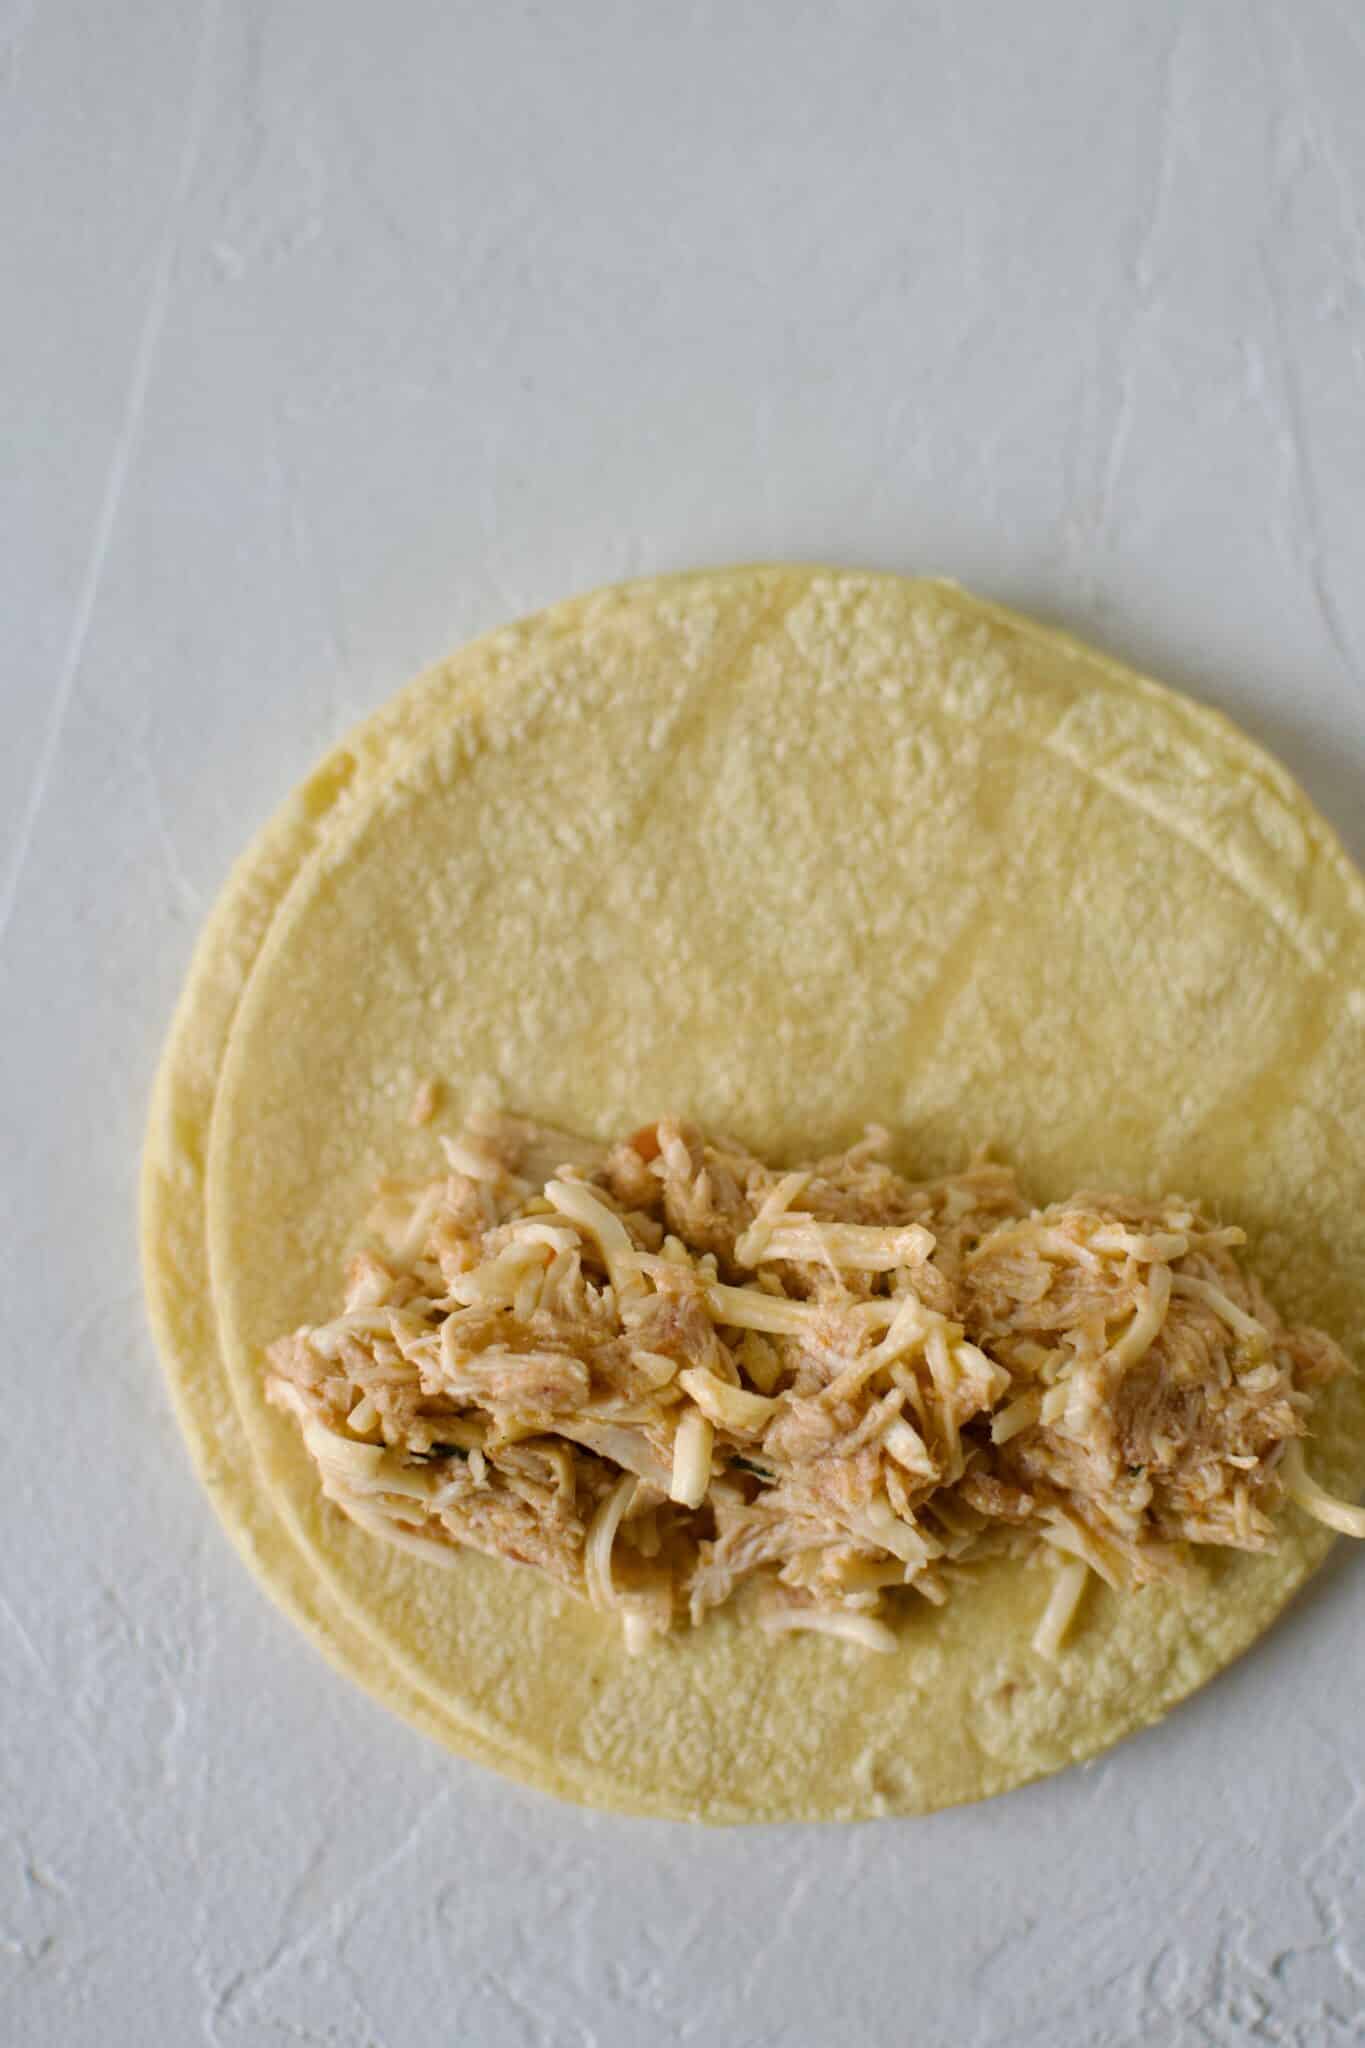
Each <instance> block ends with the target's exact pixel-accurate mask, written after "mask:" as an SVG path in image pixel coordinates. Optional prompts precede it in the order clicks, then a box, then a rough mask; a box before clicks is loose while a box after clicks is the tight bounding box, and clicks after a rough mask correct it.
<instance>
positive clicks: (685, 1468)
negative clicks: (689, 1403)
mask: <svg viewBox="0 0 1365 2048" xmlns="http://www.w3.org/2000/svg"><path fill="white" fill-rule="evenodd" d="M714 1440H715V1430H714V1427H713V1426H712V1424H711V1423H710V1422H709V1421H708V1420H707V1418H706V1417H705V1416H704V1415H703V1414H702V1413H701V1411H700V1409H697V1408H689V1409H687V1410H686V1412H685V1413H684V1415H683V1417H682V1419H681V1421H680V1422H679V1424H678V1433H677V1435H676V1436H675V1438H674V1439H673V1470H672V1473H671V1475H670V1477H669V1482H668V1492H669V1498H670V1499H671V1500H676V1501H679V1502H680V1503H681V1504H682V1506H683V1507H685V1508H697V1507H700V1506H701V1504H702V1502H703V1501H704V1500H705V1498H706V1489H707V1487H708V1486H709V1485H710V1483H711V1446H712V1443H713V1442H714Z"/></svg>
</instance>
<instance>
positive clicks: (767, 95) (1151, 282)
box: [0, 0, 1365, 2048]
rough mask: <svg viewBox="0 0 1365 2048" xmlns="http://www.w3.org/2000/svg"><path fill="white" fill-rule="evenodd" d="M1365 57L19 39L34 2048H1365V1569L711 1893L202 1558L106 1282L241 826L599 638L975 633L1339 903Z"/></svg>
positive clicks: (5, 1756)
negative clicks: (515, 632)
mask: <svg viewBox="0 0 1365 2048" xmlns="http://www.w3.org/2000/svg"><path fill="white" fill-rule="evenodd" d="M1363 108H1365V13H1363V12H1362V9H1361V8H1360V6H1359V5H1358V4H1355V0H1300V4H1298V5H1296V6H1293V7H1290V6H1287V5H1285V6H1276V5H1271V4H1257V0H1246V4H1235V0H1207V4H1206V0H1190V4H1186V5H1183V6H1182V5H1180V4H1178V0H1133V4H1126V5H1114V4H1108V0H1036V4H1034V5H1032V6H1029V7H1023V6H1011V5H1007V4H1003V0H1002V4H997V5H988V4H972V0H966V4H961V5H952V4H949V0H943V4H939V5H922V4H918V0H905V4H898V5H873V4H867V0H847V4H845V5H843V6H841V7H839V8H835V7H833V6H816V5H810V4H796V0H786V4H783V0H758V4H745V0H729V4H708V0H696V4H688V0H679V4H675V5H669V6H662V5H648V4H644V5H636V6H628V5H616V6H613V5H607V4H591V0H561V4H559V5H557V6H556V5H550V4H543V5H539V4H529V0H504V4H500V5H499V4H492V0H490V4H487V5H482V6H478V7H474V6H469V5H464V4H461V0H449V4H444V5H442V4H438V0H388V4H386V5H377V4H368V5H367V4H364V0H274V4H262V0H247V4H233V0H206V4H203V5H186V4H179V0H139V4H138V5H136V6H127V7H114V6H108V5H102V4H96V0H0V231H2V232H0V247H3V249H4V252H5V255H4V265H3V275H4V280H5V289H4V298H3V305H4V310H3V318H0V414H2V416H3V432H4V445H5V450H6V458H5V461H4V465H3V494H4V512H5V522H4V532H5V540H4V546H3V550H2V551H0V578H3V592H4V601H3V603H2V604H0V709H2V710H3V718H2V719H0V1048H3V1052H2V1054H0V1310H2V1314H0V1367H2V1368H3V1373H4V1387H5V1397H4V1424H3V1430H2V1431H0V1438H2V1439H3V1445H4V1459H3V1471H4V1481H3V1486H0V1560H3V1563H2V1565H0V1574H2V1582H3V1605H0V1712H2V1713H3V1731H2V1734H3V1739H2V1741H0V1817H2V1820H3V1845H2V1846H0V2038H3V2039H4V2040H5V2041H6V2042H9V2041H13V2042H16V2043H25V2044H27V2043H40V2044H44V2048H45V2044H49V2043H51V2044H57V2048H68V2044H70V2048H84V2044H87V2043H89V2044H99V2048H119V2044H124V2043H127V2044H138V2048H141V2044H144V2043H149V2042H167V2043H171V2044H180V2043H200V2042H203V2043H208V2044H211V2048H267V2044H271V2048H273V2044H281V2048H283V2044H293V2043H317V2044H328V2048H427V2044H435V2043H446V2042H460V2043H469V2044H475V2048H559V2044H565V2048H638V2044H649V2043H655V2042H658V2043H664V2044H669V2043H678V2044H682V2043H687V2042H697V2043H701V2044H706V2048H714V2044H727V2048H728V2044H731V2043H737V2044H738V2043H743V2044H752V2048H770V2044H771V2048H776V2044H778V2043H782V2044H793V2048H824V2044H827V2043H836V2042H837V2043H839V2044H846V2048H863V2044H877V2048H881V2044H884V2043H885V2044H899V2043H901V2042H907V2043H908V2042H912V2041H913V2042H914V2043H915V2044H917V2048H925V2044H937V2043H945V2044H952V2048H988V2044H989V2048H995V2044H1011V2048H1014V2044H1017V2048H1071V2044H1083V2043H1087V2044H1088V2043H1113V2044H1124V2048H1127V2044H1130V2043H1137V2042H1139V2041H1145V2042H1157V2043H1164V2042H1180V2043H1184V2042H1194V2043H1213V2044H1219V2048H1224V2044H1233V2043H1240V2042H1244V2041H1246V2042H1264V2043H1271V2044H1291V2043H1292V2044H1297V2048H1317V2044H1325V2048H1338V2044H1345V2043H1347V2042H1358V2041H1365V1882H1363V1878H1365V1727H1363V1726H1362V1715H1361V1700H1362V1697H1365V1632H1363V1631H1362V1622H1363V1621H1365V1568H1362V1566H1361V1565H1360V1564H1359V1563H1356V1564H1355V1565H1354V1568H1352V1566H1351V1563H1350V1561H1348V1560H1345V1559H1343V1558H1341V1557H1338V1558H1337V1559H1336V1560H1335V1561H1334V1563H1333V1564H1332V1565H1331V1566H1329V1568H1328V1570H1327V1571H1326V1572H1325V1573H1324V1575H1323V1577H1322V1579H1321V1580H1320V1581H1319V1582H1318V1584H1317V1585H1316V1586H1315V1588H1314V1589H1313V1591H1312V1593H1311V1594H1310V1596H1309V1597H1308V1598H1307V1599H1306V1600H1304V1601H1303V1602H1302V1603H1301V1604H1300V1605H1299V1607H1298V1608H1297V1609H1296V1610H1295V1611H1294V1613H1293V1614H1292V1615H1291V1617H1290V1618H1289V1619H1288V1620H1287V1621H1286V1622H1285V1624H1284V1625H1283V1626H1281V1627H1280V1628H1279V1629H1277V1630H1276V1631H1275V1632H1274V1634H1273V1636H1272V1637H1271V1639H1270V1640H1269V1641H1268V1642H1266V1643H1265V1644H1264V1645H1263V1646H1262V1647H1261V1648H1260V1649H1259V1650H1258V1651H1257V1652H1256V1653H1255V1654H1254V1655H1252V1656H1251V1657H1250V1658H1249V1659H1248V1660H1247V1661H1246V1662H1245V1663H1244V1664H1243V1665H1242V1666H1240V1667H1239V1668H1237V1669H1236V1670H1234V1671H1233V1672H1232V1673H1231V1674H1229V1675H1228V1676H1226V1677H1225V1678H1224V1679H1223V1680H1221V1681H1219V1682H1218V1683H1216V1684H1214V1685H1213V1686H1211V1687H1210V1688H1209V1689H1208V1690H1207V1692H1206V1693H1205V1694H1204V1695H1203V1696H1201V1697H1200V1698H1199V1699H1198V1700H1196V1701H1195V1702H1194V1703H1193V1704H1191V1705H1190V1706H1189V1707H1187V1708H1185V1709H1184V1710H1182V1711H1181V1712H1179V1713H1178V1714H1177V1715H1176V1716H1175V1717H1174V1718H1173V1719H1172V1720H1171V1721H1170V1722H1169V1723H1168V1724H1167V1725H1166V1726H1165V1727H1163V1728H1162V1729H1160V1730H1157V1731H1155V1732H1153V1733H1151V1734H1149V1735H1148V1736H1146V1737H1144V1738H1142V1739H1139V1740H1137V1741H1135V1742H1132V1743H1130V1744H1129V1745H1128V1746H1127V1747H1125V1748H1124V1749H1122V1750H1121V1751H1120V1752H1118V1753H1117V1754H1115V1755H1113V1756H1112V1757H1110V1758H1107V1759H1106V1760H1104V1761H1103V1762H1101V1763H1099V1764H1098V1765H1096V1766H1094V1767H1092V1768H1091V1769H1089V1770H1087V1771H1084V1772H1073V1773H1072V1774H1070V1775H1069V1776H1067V1777H1065V1778H1063V1779H1061V1780H1059V1781H1056V1782H1053V1783H1051V1784H1047V1785H1044V1786H1041V1787H1037V1788H1034V1789H1031V1790H1029V1791H1026V1792H1023V1793H1020V1794H1017V1795H1015V1796H1013V1797H1011V1798H1009V1799H1006V1800H1004V1801H1001V1802H998V1803H996V1804H994V1805H992V1806H988V1807H986V1808H984V1809H979V1810H974V1811H965V1812H962V1813H957V1814H948V1815H944V1816H941V1817H939V1818H937V1819H935V1820H932V1821H929V1822H926V1823H918V1824H882V1825H876V1826H870V1827H864V1828H859V1829H854V1830H838V1831H827V1832H822V1831H819V1830H811V1829H792V1830H765V1831H761V1832H757V1833H747V1834H745V1833H732V1834H706V1833H700V1832H692V1831H687V1830H682V1829H676V1828H672V1827H667V1826H662V1825H648V1824H641V1823H621V1822H613V1821H611V1820H607V1819H604V1818H602V1817H600V1816H591V1815H585V1814H581V1813H578V1812H575V1811H572V1810H570V1809H567V1808H561V1807H557V1806H554V1805H552V1804H549V1803H547V1802H545V1801H543V1800H541V1799H540V1798H538V1797H534V1796H531V1795H528V1794H525V1793H522V1792H520V1791H518V1790H516V1789H514V1788H512V1787H510V1786H508V1785H506V1784H504V1783H502V1782H501V1781H499V1780H498V1779H496V1778H493V1777H490V1776H487V1775H485V1774H483V1773H482V1772H480V1771H478V1770H475V1769H473V1768H470V1767H468V1766H465V1765H463V1764H460V1763H457V1762H454V1761H452V1760H451V1759H449V1758H447V1757H446V1756H444V1755H443V1754H441V1753H439V1752H438V1751H437V1750H435V1749H434V1748H431V1747H429V1746H427V1745H426V1744H425V1743H424V1742H423V1741H422V1740H420V1739H419V1738H418V1737H417V1736H415V1735H413V1734H411V1733H410V1732H409V1731H408V1730H407V1729H405V1728H404V1727H402V1726H401V1725H399V1724H398V1723H397V1722H396V1721H393V1720H390V1719H388V1718H386V1717H385V1715H383V1714H382V1713H381V1712H380V1711H379V1710H378V1709H377V1708H375V1707H374V1706H372V1705H371V1704H370V1703H369V1702H368V1701H367V1700H366V1699H365V1698H363V1697H362V1696H361V1695H360V1694H359V1693H357V1692H355V1691H353V1690H350V1689H348V1688H347V1686H346V1685H344V1684H343V1683H342V1682H341V1681H340V1680H338V1679H337V1678H336V1677H335V1676H334V1675H333V1674H332V1673H331V1672H330V1671H329V1670H328V1669H327V1668H326V1667H325V1666H324V1665H323V1663H322V1662H321V1661H320V1660H319V1659H318V1658H317V1657H316V1656H315V1654H314V1653H313V1652H312V1651H311V1650H310V1649H309V1648H308V1647H307V1645H306V1644H305V1643H304V1642H303V1641H302V1640H301V1639H299V1638H298V1637H297V1636H296V1635H295V1634H294V1633H293V1632H292V1631H291V1629H290V1628H289V1627H288V1626H287V1624H286V1623H285V1622H284V1621H283V1620H282V1619H281V1618H280V1617H279V1616H277V1615H276V1614H275V1612H274V1611H273V1610H272V1609H271V1607H270V1606H269V1605H268V1604H267V1602H266V1600H265V1599H264V1598H263V1596H262V1595H261V1594H260V1593H259V1592H258V1591H257V1590H256V1588H255V1586H254V1585H253V1584H252V1583H251V1582H250V1580H249V1579H248V1577H247V1576H246V1574H245V1572H244V1571H243V1570H242V1568H241V1567H240V1565H239V1564H238V1563H237V1562H236V1560H235V1558H234V1557H233V1555H232V1554H231V1552H230V1550H229V1548H228V1546H227V1544H226V1543H225V1541H224V1540H223V1538H222V1536H221V1535H220V1533H219V1531H218V1528H217V1526H216V1525H215V1523H214V1521H213V1519H212V1516H211V1513H210V1510H209V1508H208V1505H207V1502H206V1500H205V1499H204V1498H203V1497H201V1495H200V1493H199V1491H198V1489H197V1487H196V1485H195V1483H194V1481H193V1479H192V1477H191V1474H190V1471H189V1468H188V1464H187V1461H186V1459H185V1457H184V1455H183V1454H182V1451H181V1448H180V1444H179V1442H178V1439H177V1435H176V1430H175V1426H174V1423H173V1421H172V1417H171V1413H170V1410H169V1407H168V1404H167V1401H166V1399H165V1397H164V1395H163V1391H162V1386H161V1382H160V1378H159V1375H158V1371H157V1368H156V1364H155V1361H154V1358H153V1355H152V1351H151V1346H150V1342H149V1339H148V1337H147V1335H146V1333H145V1329H144V1325H143V1320H142V1311H141V1305H140V1300H139V1293H138V1280H137V1270H136V1263H135V1253H134V1185H135V1169H136V1156H137V1151H138V1146H139V1140H140V1131H141V1123H142V1117H143V1111H144V1102H145V1097H146V1092H147V1088H148V1085H149V1082H150V1078H151V1073H152V1068H153V1064H154V1059H155V1055H156V1051H157V1047H158V1042H159V1039H160V1036H161V1033H162V1030H163V1027H164V1025H165V1022H166V1019H167V1017H168V1014H169V1010H170V1006H171V1003H172V1000H173V997H174V995H175V992H176V989H177V986H178V984H179V981H180V979H181V976H182V974H183V972H184V969H185V966H186V963H187V960H188V957H189V951H190V946H191V943H192V939H193V936H194V932H195V929H196V927H197V925H198V923H199V921H200V919H201V917H202V916H203V914H204V912H205V910H206V908H207V906H208V904H209V903H210V901H211V899H212V897H213V895H214V892H215V891H216V890H217V888H218V886H219V884H220V882H221V881H222V879H223V876H224V873H225V871H226V868H227V865H228V863H229V861H230V859H231V857H232V856H233V855H234V853H235V852H236V851H237V849H238V848H239V846H240V845H241V844H242V843H243V841H244V840H245V838H246V837H247V835H248V833H249V832H250V831H251V830H252V829H253V828H254V827H255V825H256V824H257V823H258V821H260V820H261V819H263V818H264V816H265V815H266V814H267V812H268V811H269V810H270V809H271V808H272V806H273V805H274V803H275V802H276V800H277V799H278V798H279V797H280V796H281V795H282V794H283V793H284V792H285V791H286V789H287V788H288V787H289V786H290V785H291V784H292V783H293V782H294V781H295V780H296V779H297V778H298V777H299V776H300V775H301V773H302V772H303V771H304V770H305V769H306V768H307V767H308V766H309V765H310V764H311V762H312V761H313V759H314V757H315V756H316V755H317V754H318V753H319V752H320V751H321V750H322V749H323V748H324V747H325V746H326V745H327V744H328V743H329V742H330V741H331V740H332V739H333V738H335V737H336V736H337V735H338V734H339V733H340V732H341V731H342V730H343V729H344V728H345V727H346V726H347V725H348V724H349V723H350V722H351V721H353V720H354V719H356V718H357V717H359V716H361V715H362V714H363V713H364V712H366V711H367V710H369V709H370V708H371V707H372V706H374V705H375V704H377V703H379V702H380V701H381V700H382V699H383V698H384V697H385V696H387V695H388V694H389V693H390V692H391V691H392V690H393V689H394V688H395V687H396V686H397V685H398V684H399V683H400V682H402V681H403V680H404V679H405V678H406V677H407V676H408V674H409V673H410V672H411V671H412V670H414V669H415V668H416V667H417V666H418V665H420V664H421V663H423V662H426V661H427V660H429V659H432V658H433V657H435V656H437V655H439V654H440V653H442V652H443V651H445V650H446V649H447V648H448V647H450V646H451V645H453V644H455V643H457V642H458V641H460V640H462V639H463V638H465V637H466V636H468V635H469V634H471V633H473V632H475V631H476V630H478V629H481V628H483V627H485V626H488V625H491V624H493V623H495V622H497V621H498V620H500V619H503V618H505V617H509V616H512V615H515V614H517V613H520V612H522V611H525V610H527V609H529V608H531V607H533V606H535V605H538V604H540V603H541V602H543V601H546V600H549V599H552V598H555V597H558V596H561V595H564V594H566V593H568V592H570V591H572V590H574V589H576V588H579V587H582V586H586V585H591V584H594V583H598V582H601V581H604V580H607V579H611V578H615V577H621V576H627V575H632V574H636V573H639V572H643V571H649V570H653V569H658V568H673V567H680V566H688V565H694V564H698V563H705V562H712V561H723V560H729V559H734V558H753V557H773V556H787V555H790V556H805V557H821V558H831V559H836V560H840V561H847V562H852V563H856V564H866V565H872V566H887V567H897V568H900V567H905V568H924V569H933V570H939V571H944V572H947V573H950V574H953V575H956V576H958V577H960V578H961V579H963V580H964V581H966V582H968V583H969V584H974V585H976V586H978V587H980V588H981V589H982V590H984V591H985V592H987V593H988V594H991V595H995V596H998V597H1001V598H1004V599H1006V600H1009V601H1012V602H1015V603H1017V604H1020V605H1023V606H1026V607H1028V608H1031V609H1033V610H1035V611H1037V612H1039V613H1041V614H1042V615H1043V616H1045V617H1048V618H1051V619H1055V620H1059V621H1064V622H1066V623H1067V624H1069V625H1071V626H1073V627H1076V628H1078V629H1080V630H1081V631H1083V632H1086V633H1088V634H1090V635H1091V636H1092V637H1094V638H1095V639H1097V640H1099V641H1101V642H1103V643H1105V644H1107V645H1108V646H1110V647H1112V648H1113V649H1115V650H1116V651H1118V652H1119V653H1121V654H1123V655H1126V656H1128V657H1130V658H1133V659H1136V660H1137V661H1139V662H1141V663H1144V664H1147V665H1150V666H1151V667H1153V668H1155V669H1156V670H1157V671H1158V672H1159V673H1162V674H1164V675H1165V676H1167V677H1168V678H1169V679H1170V680H1172V681H1175V682H1177V683H1181V684H1184V685H1185V686H1186V687H1189V688H1191V689H1193V690H1195V691H1196V692H1197V693H1199V694H1201V695H1203V696H1205V697H1207V698H1209V699H1211V700H1213V701H1215V702H1217V703H1219V704H1221V705H1222V706H1224V707H1225V708H1226V709H1227V710H1229V711H1231V712H1233V713H1234V714H1235V715H1236V716H1238V717H1239V718H1241V719H1242V720H1243V721H1244V723H1245V724H1246V725H1247V726H1249V727H1250V729H1251V730H1252V731H1253V732H1255V733H1257V734H1259V735H1260V736H1261V737H1263V738H1265V739H1267V740H1269V741H1270V742H1271V744H1273V745H1274V746H1275V747H1276V748H1278V750H1279V751H1280V752H1281V753H1282V754H1283V756H1284V757H1285V758H1286V759H1287V760H1288V761H1289V762H1290V764H1291V765H1292V766H1293V767H1294V768H1295V769H1296V770H1297V771H1298V772H1299V774H1300V775H1301V776H1302V778H1303V779H1304V781H1305V782H1306V783H1307V785H1308V787H1309V789H1310V790H1311V791H1312V792H1313V794H1314V795H1315V796H1316V798H1317V799H1318V801H1319V802H1320V803H1321V804H1322V805H1323V807H1324V808H1325V809H1326V810H1327V812H1328V813H1329V814H1330V815H1331V816H1332V817H1333V818H1334V819H1335V821H1336V823H1337V825H1338V826H1339V827H1340V828H1341V829H1342V830H1343V831H1344V832H1345V834H1346V835H1347V837H1348V839H1350V840H1351V841H1352V843H1353V844H1354V847H1355V850H1356V851H1357V853H1365V545H1363V544H1362V518H1361V513H1362V492H1363V491H1365V119H1363V118H1362V109H1363Z"/></svg>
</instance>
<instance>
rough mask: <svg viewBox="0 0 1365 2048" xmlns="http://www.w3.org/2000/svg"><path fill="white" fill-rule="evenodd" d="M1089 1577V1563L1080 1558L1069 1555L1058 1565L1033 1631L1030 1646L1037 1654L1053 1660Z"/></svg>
mask: <svg viewBox="0 0 1365 2048" xmlns="http://www.w3.org/2000/svg"><path fill="white" fill-rule="evenodd" d="M1089 1577H1090V1567H1089V1565H1087V1564H1086V1563H1085V1562H1084V1560H1083V1559H1081V1558H1073V1559H1071V1561H1070V1562H1069V1563H1067V1564H1063V1565H1059V1566H1058V1568H1057V1571H1056V1572H1055V1573H1054V1575H1053V1580H1052V1591H1051V1592H1050V1593H1049V1595H1048V1601H1047V1606H1046V1607H1045V1608H1044V1609H1043V1614H1042V1619H1041V1620H1040V1621H1039V1623H1038V1626H1037V1628H1036V1629H1035V1630H1034V1631H1033V1647H1034V1649H1035V1650H1036V1651H1037V1652H1038V1655H1039V1656H1040V1657H1047V1658H1050V1659H1052V1660H1054V1661H1055V1659H1056V1656H1057V1653H1058V1651H1059V1650H1060V1649H1061V1647H1062V1644H1063V1642H1064V1641H1065V1640H1066V1636H1067V1632H1068V1630H1069V1629H1070V1627H1071V1624H1072V1622H1073V1621H1074V1620H1075V1618H1076V1610H1077V1609H1078V1608H1079V1606H1080V1604H1081V1601H1082V1599H1083V1598H1084V1596H1085V1586H1086V1581H1087V1579H1088V1578H1089Z"/></svg>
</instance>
